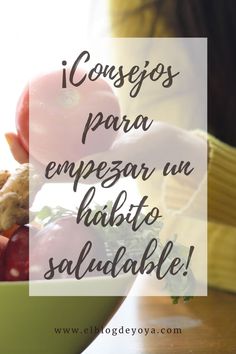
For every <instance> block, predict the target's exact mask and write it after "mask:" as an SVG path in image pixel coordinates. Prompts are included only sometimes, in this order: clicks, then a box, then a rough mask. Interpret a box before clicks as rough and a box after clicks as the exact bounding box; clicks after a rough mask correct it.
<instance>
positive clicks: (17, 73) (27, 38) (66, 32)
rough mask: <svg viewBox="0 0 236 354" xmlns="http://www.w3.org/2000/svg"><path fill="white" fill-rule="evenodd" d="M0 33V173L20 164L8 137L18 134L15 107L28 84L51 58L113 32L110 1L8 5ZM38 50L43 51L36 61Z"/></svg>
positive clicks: (26, 0) (4, 7)
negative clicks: (111, 28)
mask: <svg viewBox="0 0 236 354" xmlns="http://www.w3.org/2000/svg"><path fill="white" fill-rule="evenodd" d="M0 33H1V56H0V95H1V96H0V97H1V105H0V121H1V128H0V169H12V168H14V166H15V164H16V162H15V161H14V160H13V158H12V157H11V154H10V152H9V149H8V147H7V144H6V141H5V138H4V133H5V132H7V131H15V110H16V104H17V101H18V98H19V96H20V94H21V92H22V90H23V88H24V86H25V85H26V84H27V82H28V80H29V78H30V76H31V74H32V72H35V71H37V65H38V64H39V63H40V61H42V60H43V61H44V60H45V61H47V54H51V53H52V52H54V51H55V52H56V51H58V50H59V51H63V49H66V48H67V46H71V45H72V43H73V45H74V47H75V48H76V43H80V45H81V42H86V39H88V38H91V37H94V36H96V37H104V36H107V35H108V34H109V26H108V11H107V1H106V0H96V1H92V0H69V1H67V2H65V1H62V0H50V1H47V0H41V1H30V0H21V1H17V0H9V1H4V3H2V6H1V12H0ZM38 48H43V52H42V53H41V55H40V56H37V57H36V56H35V55H34V53H37V52H38ZM32 58H33V60H32ZM62 59H63V58H62ZM37 60H38V61H39V63H37Z"/></svg>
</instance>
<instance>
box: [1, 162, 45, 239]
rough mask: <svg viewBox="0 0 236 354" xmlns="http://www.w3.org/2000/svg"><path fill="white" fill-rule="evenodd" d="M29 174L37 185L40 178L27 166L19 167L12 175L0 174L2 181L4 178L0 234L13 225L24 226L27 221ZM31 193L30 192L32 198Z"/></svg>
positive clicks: (4, 172)
mask: <svg viewBox="0 0 236 354" xmlns="http://www.w3.org/2000/svg"><path fill="white" fill-rule="evenodd" d="M29 173H31V176H32V180H34V184H35V185H37V184H38V185H39V183H38V182H39V180H40V178H39V176H38V175H37V174H36V173H34V170H33V167H32V166H31V165H29V164H22V165H20V166H19V167H18V168H17V169H16V170H15V172H14V173H13V174H9V173H8V174H6V171H3V172H2V173H1V174H0V176H1V175H2V176H3V178H2V180H4V178H5V183H4V184H3V185H2V188H1V190H0V232H1V231H2V230H8V229H10V228H11V227H12V226H13V225H15V224H18V225H25V224H27V223H28V221H29ZM6 176H8V177H7V178H6ZM37 188H39V187H38V186H37ZM37 188H36V190H35V192H36V191H37ZM33 193H34V191H33V190H32V196H33Z"/></svg>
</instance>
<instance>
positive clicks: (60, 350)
mask: <svg viewBox="0 0 236 354" xmlns="http://www.w3.org/2000/svg"><path fill="white" fill-rule="evenodd" d="M83 281H86V279H83ZM90 281H91V280H90ZM94 281H106V282H109V280H104V279H103V278H100V280H99V279H98V278H96V279H95V280H94ZM106 285H107V284H106ZM0 299H1V309H0V316H1V317H0V353H1V354H78V353H82V351H83V350H84V349H85V348H86V347H87V346H88V345H89V344H90V343H91V342H92V340H93V339H94V338H95V337H96V335H97V334H96V333H94V332H93V333H90V332H91V331H90V328H91V326H92V327H93V328H95V327H97V328H99V327H101V326H104V325H105V324H106V323H107V321H108V320H109V319H110V318H111V316H112V315H113V314H114V313H115V311H116V309H117V308H118V307H119V305H120V304H121V302H122V299H123V297H119V296H116V297H113V296H101V297H98V296H96V297H94V296H91V297H85V296H84V297H74V296H73V297H66V296H65V297H59V296H53V297H52V296H47V297H35V296H33V297H30V296H29V283H28V282H2V283H1V284H0ZM71 327H72V328H81V329H85V328H89V330H88V333H85V334H78V333H77V334H56V333H55V328H71ZM85 332H86V330H85Z"/></svg>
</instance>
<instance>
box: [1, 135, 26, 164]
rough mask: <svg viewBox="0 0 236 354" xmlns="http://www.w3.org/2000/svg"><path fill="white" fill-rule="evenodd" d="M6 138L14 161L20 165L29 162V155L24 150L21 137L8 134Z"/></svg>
mask: <svg viewBox="0 0 236 354" xmlns="http://www.w3.org/2000/svg"><path fill="white" fill-rule="evenodd" d="M5 138H6V140H7V143H8V145H9V148H10V150H11V153H12V155H13V157H14V159H15V160H16V161H17V162H19V163H26V162H28V161H29V154H28V152H27V151H26V150H25V149H24V148H23V146H22V144H21V142H20V140H19V137H18V136H17V134H15V133H6V134H5Z"/></svg>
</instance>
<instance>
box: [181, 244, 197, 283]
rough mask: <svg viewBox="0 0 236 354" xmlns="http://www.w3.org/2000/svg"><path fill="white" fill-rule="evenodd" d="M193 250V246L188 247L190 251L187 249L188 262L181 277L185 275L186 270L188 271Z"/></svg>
mask: <svg viewBox="0 0 236 354" xmlns="http://www.w3.org/2000/svg"><path fill="white" fill-rule="evenodd" d="M193 250H194V246H190V249H189V254H188V260H187V263H186V267H185V268H186V271H185V272H183V275H184V276H185V275H187V274H188V272H187V269H188V266H189V263H190V261H191V257H192V254H193Z"/></svg>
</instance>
